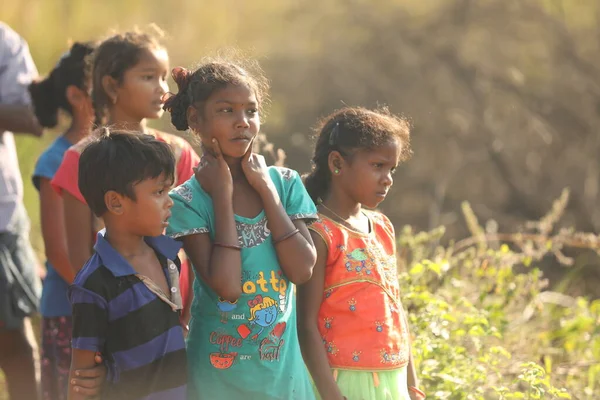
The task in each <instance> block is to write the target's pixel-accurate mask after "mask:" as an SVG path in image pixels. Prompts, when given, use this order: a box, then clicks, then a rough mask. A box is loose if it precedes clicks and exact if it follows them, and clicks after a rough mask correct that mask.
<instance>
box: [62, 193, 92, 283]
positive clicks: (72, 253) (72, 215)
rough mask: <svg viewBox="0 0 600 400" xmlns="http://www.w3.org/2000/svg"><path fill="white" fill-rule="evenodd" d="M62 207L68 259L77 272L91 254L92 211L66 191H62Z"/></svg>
mask: <svg viewBox="0 0 600 400" xmlns="http://www.w3.org/2000/svg"><path fill="white" fill-rule="evenodd" d="M63 208H64V211H65V212H64V215H65V217H64V218H65V231H66V233H67V247H68V249H69V260H70V261H71V267H72V268H73V270H74V271H75V273H77V272H78V271H79V270H80V269H81V268H82V267H83V265H84V264H85V263H86V262H87V260H88V259H89V258H90V257H91V256H92V218H93V216H92V211H91V210H90V208H89V207H88V206H87V205H86V204H83V203H82V202H81V201H79V200H78V199H77V198H76V197H75V196H73V195H72V194H70V193H69V192H67V191H63Z"/></svg>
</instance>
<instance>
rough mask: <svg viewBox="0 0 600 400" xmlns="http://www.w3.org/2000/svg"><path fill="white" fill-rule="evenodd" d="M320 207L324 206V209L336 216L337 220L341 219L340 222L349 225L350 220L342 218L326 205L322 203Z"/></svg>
mask: <svg viewBox="0 0 600 400" xmlns="http://www.w3.org/2000/svg"><path fill="white" fill-rule="evenodd" d="M319 205H320V206H322V207H323V208H324V209H326V210H327V211H329V212H330V213H332V214H333V215H335V216H336V217H337V218H339V219H340V220H342V221H344V222H346V223H348V219H347V218H342V217H341V216H340V215H339V214H338V213H336V212H335V211H333V210H332V209H331V208H329V207H327V206H326V205H325V203H320V204H319Z"/></svg>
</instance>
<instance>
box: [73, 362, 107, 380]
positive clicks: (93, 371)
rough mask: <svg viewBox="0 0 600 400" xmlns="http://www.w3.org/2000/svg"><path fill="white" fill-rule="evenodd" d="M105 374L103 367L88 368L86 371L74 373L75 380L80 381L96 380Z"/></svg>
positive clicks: (79, 370)
mask: <svg viewBox="0 0 600 400" xmlns="http://www.w3.org/2000/svg"><path fill="white" fill-rule="evenodd" d="M105 374H106V370H105V367H104V366H103V365H101V366H97V367H94V368H88V369H78V370H77V371H75V376H76V378H75V379H82V380H87V379H96V378H98V377H103V376H104V375H105Z"/></svg>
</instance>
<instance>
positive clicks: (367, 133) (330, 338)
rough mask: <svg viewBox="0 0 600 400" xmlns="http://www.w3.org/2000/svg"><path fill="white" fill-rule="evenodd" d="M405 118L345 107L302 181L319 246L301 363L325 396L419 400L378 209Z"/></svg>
mask: <svg viewBox="0 0 600 400" xmlns="http://www.w3.org/2000/svg"><path fill="white" fill-rule="evenodd" d="M410 153H411V151H410V143H409V124H408V123H407V122H406V121H405V120H403V119H401V118H399V117H396V116H394V115H392V114H390V113H389V112H388V111H387V110H379V111H371V110H367V109H363V108H344V109H342V110H339V111H337V112H335V113H333V114H332V115H330V116H329V117H328V118H326V119H325V122H324V123H323V125H322V128H321V131H320V135H319V138H318V141H317V145H316V149H315V154H314V157H313V164H314V168H313V171H312V172H311V173H310V174H309V175H308V176H307V177H306V179H305V185H306V188H307V190H308V192H309V194H310V195H311V197H312V199H313V201H315V203H316V204H317V205H318V208H319V220H318V221H317V222H315V223H314V224H312V225H311V226H310V227H309V229H310V232H311V235H312V238H313V241H314V243H315V247H316V249H317V262H316V265H315V267H314V270H313V275H312V278H311V279H310V281H309V282H308V283H306V284H304V285H302V286H300V287H299V288H298V325H299V327H298V331H299V335H300V344H301V348H302V353H303V356H304V359H305V362H306V364H307V366H308V369H309V370H310V373H311V375H312V377H313V381H314V384H315V386H316V389H317V391H318V393H319V395H320V398H322V399H324V400H342V399H348V400H409V399H413V400H414V399H419V400H421V399H423V398H424V397H425V395H424V393H423V392H422V391H421V390H420V389H419V388H418V384H417V377H416V373H415V370H414V367H413V364H412V356H411V349H410V339H409V332H408V323H407V318H406V315H405V311H404V308H403V307H402V303H401V300H400V291H399V287H398V274H397V266H396V238H395V234H394V227H393V225H392V224H391V223H390V221H389V219H388V218H387V217H386V216H385V215H383V214H381V213H379V212H376V211H368V210H367V208H368V209H374V208H375V207H377V206H378V205H379V204H380V203H381V202H382V201H383V200H384V199H385V197H386V194H387V193H388V190H389V189H390V187H391V186H392V183H393V179H392V174H393V173H394V170H395V169H396V168H397V166H398V164H399V163H400V162H402V161H404V160H406V159H407V158H408V157H409V155H410Z"/></svg>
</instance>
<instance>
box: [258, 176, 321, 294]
mask: <svg viewBox="0 0 600 400" xmlns="http://www.w3.org/2000/svg"><path fill="white" fill-rule="evenodd" d="M259 194H260V196H261V199H262V201H263V205H264V207H265V214H266V215H267V220H268V221H269V222H268V225H269V230H270V231H271V236H272V238H273V240H274V244H275V250H276V251H277V259H278V260H279V265H281V269H282V270H283V272H284V273H285V275H286V276H287V278H288V279H289V280H290V281H291V282H293V283H295V284H297V285H301V284H303V283H304V282H306V281H308V280H309V279H310V277H311V275H312V273H313V267H314V265H315V260H316V258H317V255H316V251H315V246H314V244H313V240H312V239H311V237H310V234H309V232H308V228H307V227H306V223H305V222H304V221H303V220H295V221H293V222H292V220H291V219H290V217H289V216H288V215H287V212H286V211H285V209H284V208H283V204H282V203H281V199H280V198H279V194H278V193H277V190H276V189H275V188H274V187H272V185H269V187H267V188H265V189H264V190H263V191H261V192H259ZM296 229H297V230H298V233H297V234H294V235H293V236H289V237H288V235H290V234H291V233H292V232H294V231H295V230H296ZM282 239H283V240H282Z"/></svg>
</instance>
